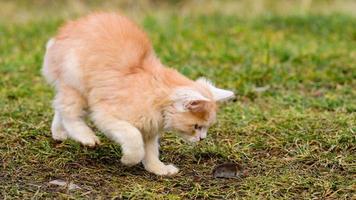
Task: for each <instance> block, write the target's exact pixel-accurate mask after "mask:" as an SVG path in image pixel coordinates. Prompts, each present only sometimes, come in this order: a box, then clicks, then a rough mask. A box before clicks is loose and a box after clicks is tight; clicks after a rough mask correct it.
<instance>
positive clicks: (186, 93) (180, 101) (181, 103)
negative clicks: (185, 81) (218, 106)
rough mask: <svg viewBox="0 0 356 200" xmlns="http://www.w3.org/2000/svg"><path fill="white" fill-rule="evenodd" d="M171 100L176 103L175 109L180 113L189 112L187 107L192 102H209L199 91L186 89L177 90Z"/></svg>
mask: <svg viewBox="0 0 356 200" xmlns="http://www.w3.org/2000/svg"><path fill="white" fill-rule="evenodd" d="M171 99H172V100H173V101H174V102H175V103H174V107H175V108H176V109H177V110H178V111H180V112H186V111H188V110H187V105H188V104H189V103H190V102H191V101H196V100H204V101H209V99H208V98H206V97H204V96H203V95H202V94H200V93H199V92H198V91H196V90H193V89H191V88H185V87H184V88H183V87H182V88H178V89H176V90H175V91H174V93H173V95H172V96H171Z"/></svg>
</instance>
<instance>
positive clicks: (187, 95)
mask: <svg viewBox="0 0 356 200" xmlns="http://www.w3.org/2000/svg"><path fill="white" fill-rule="evenodd" d="M233 96H234V93H233V92H231V91H228V90H223V89H219V88H216V87H215V86H214V85H213V84H212V83H211V82H210V81H208V80H206V79H205V78H200V79H198V80H197V81H196V82H195V85H194V86H192V87H181V88H176V89H175V90H174V91H173V94H172V95H171V100H172V102H173V104H172V106H171V107H170V109H168V110H167V112H166V113H165V115H166V116H165V128H166V129H170V130H175V131H177V132H179V133H180V134H181V135H182V136H183V138H185V139H187V140H188V141H191V142H197V141H199V140H200V139H203V138H205V137H206V136H207V132H208V129H209V127H210V126H211V125H212V124H213V123H214V122H215V118H216V112H217V107H218V106H217V102H220V101H225V100H228V99H230V98H232V97H233Z"/></svg>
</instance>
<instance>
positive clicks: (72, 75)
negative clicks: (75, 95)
mask: <svg viewBox="0 0 356 200" xmlns="http://www.w3.org/2000/svg"><path fill="white" fill-rule="evenodd" d="M82 74H83V73H82V71H81V70H80V66H79V59H78V56H77V55H76V52H75V51H74V50H73V49H72V50H68V52H67V54H66V55H65V59H64V64H63V74H62V77H64V78H65V82H66V83H67V84H68V85H70V86H72V87H74V88H76V89H78V90H79V91H81V92H82V91H84V88H83V85H84V84H83V83H82Z"/></svg>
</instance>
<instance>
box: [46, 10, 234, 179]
mask: <svg viewBox="0 0 356 200" xmlns="http://www.w3.org/2000/svg"><path fill="white" fill-rule="evenodd" d="M42 73H43V76H44V77H45V78H46V80H47V81H48V82H49V83H50V84H52V85H53V86H54V87H55V89H56V96H55V99H54V103H53V106H54V110H55V114H54V118H53V122H52V127H51V131H52V137H53V138H54V139H55V140H61V141H63V140H65V139H67V138H71V139H73V140H76V141H78V142H80V143H82V144H83V145H88V146H95V145H97V144H99V139H98V137H97V136H96V135H95V133H94V132H93V131H92V130H91V129H90V128H89V127H88V126H87V125H86V123H85V121H84V120H83V117H84V116H85V115H86V111H88V113H90V116H91V119H92V120H93V122H94V123H95V125H96V126H97V127H98V128H99V129H100V130H102V131H103V132H104V133H105V135H106V136H107V137H109V138H111V139H112V140H113V141H115V142H117V143H118V144H120V145H121V148H122V153H123V156H122V158H121V162H122V163H123V164H125V165H129V166H130V165H135V164H138V163H140V162H142V163H143V165H144V167H145V169H146V170H147V171H149V172H152V173H154V174H157V175H173V174H176V173H177V172H178V169H177V168H176V167H175V166H174V165H171V164H170V165H165V164H163V163H162V162H161V161H160V160H159V143H158V140H159V137H160V133H161V132H162V131H165V130H175V131H177V132H179V133H180V134H181V135H182V136H184V137H185V138H186V139H187V140H189V141H193V142H195V141H199V140H200V139H202V138H205V137H206V135H207V130H208V127H209V126H211V125H212V123H214V121H215V116H216V111H217V105H216V102H217V101H222V100H226V99H229V98H231V97H233V95H234V94H233V92H231V91H228V90H223V89H218V88H216V87H215V86H214V85H212V84H211V82H209V81H207V80H206V79H204V78H201V79H198V80H197V81H192V80H190V79H188V78H186V77H185V76H183V75H182V74H180V73H178V72H177V71H176V70H173V69H170V68H166V67H164V66H163V64H162V63H161V62H160V60H159V59H158V58H157V57H156V55H155V53H154V50H153V48H152V45H151V43H150V41H149V39H148V37H147V36H146V34H145V32H143V31H142V30H141V29H140V28H139V27H138V26H137V25H136V24H135V23H133V22H132V21H130V20H129V19H128V18H126V17H124V16H122V15H120V14H116V13H94V14H91V15H89V16H86V17H83V18H80V19H78V20H75V21H70V22H68V23H66V24H65V25H64V26H62V27H61V28H60V30H59V32H58V34H57V35H56V36H55V37H54V38H52V39H51V40H49V42H48V43H47V50H46V54H45V57H44V64H43V69H42Z"/></svg>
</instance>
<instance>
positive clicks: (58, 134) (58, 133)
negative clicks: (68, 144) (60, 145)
mask: <svg viewBox="0 0 356 200" xmlns="http://www.w3.org/2000/svg"><path fill="white" fill-rule="evenodd" d="M52 138H53V139H54V140H57V141H64V140H66V139H67V138H68V135H67V132H66V131H65V130H63V129H54V130H52Z"/></svg>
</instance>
